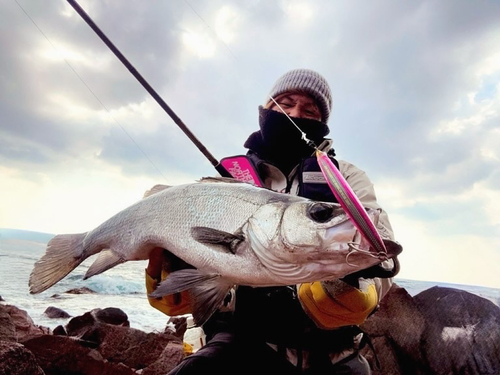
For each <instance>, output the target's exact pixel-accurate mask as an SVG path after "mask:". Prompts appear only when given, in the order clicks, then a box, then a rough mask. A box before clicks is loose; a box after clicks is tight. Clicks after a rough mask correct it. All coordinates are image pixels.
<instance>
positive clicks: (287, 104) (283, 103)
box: [278, 102, 292, 108]
mask: <svg viewBox="0 0 500 375" xmlns="http://www.w3.org/2000/svg"><path fill="white" fill-rule="evenodd" d="M278 104H279V105H280V106H282V107H287V108H288V107H291V106H292V104H291V103H289V102H278Z"/></svg>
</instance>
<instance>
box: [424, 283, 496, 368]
mask: <svg viewBox="0 0 500 375" xmlns="http://www.w3.org/2000/svg"><path fill="white" fill-rule="evenodd" d="M414 300H415V303H416V304H417V305H418V307H419V309H420V311H421V313H422V315H423V316H424V318H425V321H426V329H425V332H424V335H423V338H424V341H423V343H422V344H423V347H422V352H423V353H424V354H425V357H426V360H427V362H428V363H429V367H430V370H431V371H430V372H431V373H433V374H450V373H453V374H500V308H499V307H498V306H496V305H495V304H494V303H493V302H491V301H489V300H487V299H485V298H482V297H479V296H477V295H475V294H472V293H469V292H466V291H463V290H459V289H453V288H443V287H437V286H436V287H433V288H430V289H427V290H425V291H423V292H421V293H419V294H417V295H416V296H415V297H414Z"/></svg>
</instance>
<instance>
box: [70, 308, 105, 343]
mask: <svg viewBox="0 0 500 375" xmlns="http://www.w3.org/2000/svg"><path fill="white" fill-rule="evenodd" d="M96 322H97V321H96V319H95V318H94V316H93V315H92V313H91V312H86V313H85V314H83V315H79V316H76V317H74V318H72V319H71V320H70V321H69V322H68V323H67V324H66V327H65V328H66V332H67V334H68V335H69V336H75V337H81V336H83V335H84V334H85V333H86V332H87V331H88V330H90V329H91V328H92V327H93V326H94V324H96Z"/></svg>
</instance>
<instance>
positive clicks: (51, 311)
mask: <svg viewBox="0 0 500 375" xmlns="http://www.w3.org/2000/svg"><path fill="white" fill-rule="evenodd" d="M43 313H44V314H45V315H47V316H48V317H49V318H51V319H58V318H71V315H69V314H68V313H67V312H66V311H64V310H61V309H60V308H58V307H54V306H49V307H47V308H46V309H45V311H44V312H43Z"/></svg>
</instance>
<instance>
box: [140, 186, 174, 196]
mask: <svg viewBox="0 0 500 375" xmlns="http://www.w3.org/2000/svg"><path fill="white" fill-rule="evenodd" d="M169 187H171V186H169V185H155V186H153V187H152V188H151V189H149V190H147V191H146V192H145V193H144V195H143V198H147V197H150V196H151V195H153V194H156V193H159V192H160V191H163V190H165V189H168V188H169Z"/></svg>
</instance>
